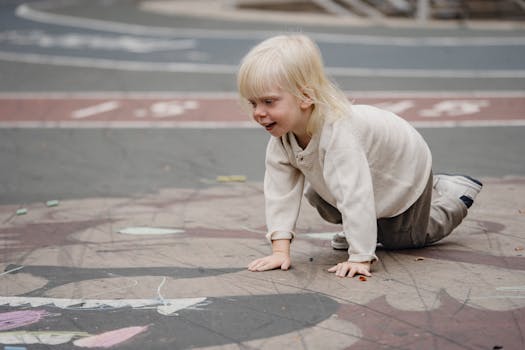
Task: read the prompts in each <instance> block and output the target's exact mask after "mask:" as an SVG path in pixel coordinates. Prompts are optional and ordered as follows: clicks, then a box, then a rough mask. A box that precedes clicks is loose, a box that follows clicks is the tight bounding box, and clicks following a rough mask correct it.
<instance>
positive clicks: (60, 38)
mask: <svg viewBox="0 0 525 350" xmlns="http://www.w3.org/2000/svg"><path fill="white" fill-rule="evenodd" d="M2 42H4V43H8V44H14V45H19V46H36V47H45V48H65V49H91V50H106V51H115V50H117V51H127V52H132V53H150V52H155V51H164V50H190V49H194V48H195V47H196V45H197V43H196V40H194V39H183V40H173V39H172V40H159V39H157V38H142V37H137V36H131V35H118V36H115V35H111V36H108V35H93V34H82V33H67V34H54V33H46V32H44V31H41V30H29V31H23V30H10V31H3V32H0V43H2Z"/></svg>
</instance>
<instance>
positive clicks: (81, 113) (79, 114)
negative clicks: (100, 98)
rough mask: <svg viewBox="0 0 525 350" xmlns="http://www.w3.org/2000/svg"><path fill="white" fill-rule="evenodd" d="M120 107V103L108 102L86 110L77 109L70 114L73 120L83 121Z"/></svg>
mask: <svg viewBox="0 0 525 350" xmlns="http://www.w3.org/2000/svg"><path fill="white" fill-rule="evenodd" d="M119 106H120V103H119V102H117V101H109V102H104V103H101V104H97V105H94V106H90V107H87V108H82V109H77V110H75V111H73V112H72V113H71V117H72V118H73V119H83V118H88V117H91V116H94V115H97V114H100V113H106V112H109V111H112V110H115V109H117V108H118V107H119Z"/></svg>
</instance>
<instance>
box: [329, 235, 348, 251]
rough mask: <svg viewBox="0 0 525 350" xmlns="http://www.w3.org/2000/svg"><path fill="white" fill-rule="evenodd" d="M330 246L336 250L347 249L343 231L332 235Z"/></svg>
mask: <svg viewBox="0 0 525 350" xmlns="http://www.w3.org/2000/svg"><path fill="white" fill-rule="evenodd" d="M331 243H332V248H334V249H337V250H347V249H348V242H347V240H346V236H345V233H344V232H338V233H336V234H335V235H334V236H333V237H332V242H331Z"/></svg>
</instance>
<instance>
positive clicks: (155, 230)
mask: <svg viewBox="0 0 525 350" xmlns="http://www.w3.org/2000/svg"><path fill="white" fill-rule="evenodd" d="M118 232H119V233H122V234H124V235H173V234H179V233H184V230H179V229H172V228H159V227H142V226H141V227H126V228H123V229H121V230H119V231H118Z"/></svg>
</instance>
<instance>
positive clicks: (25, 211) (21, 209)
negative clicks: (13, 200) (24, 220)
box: [16, 208, 27, 215]
mask: <svg viewBox="0 0 525 350" xmlns="http://www.w3.org/2000/svg"><path fill="white" fill-rule="evenodd" d="M26 214H27V209H26V208H20V209H18V210H17V211H16V215H26Z"/></svg>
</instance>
